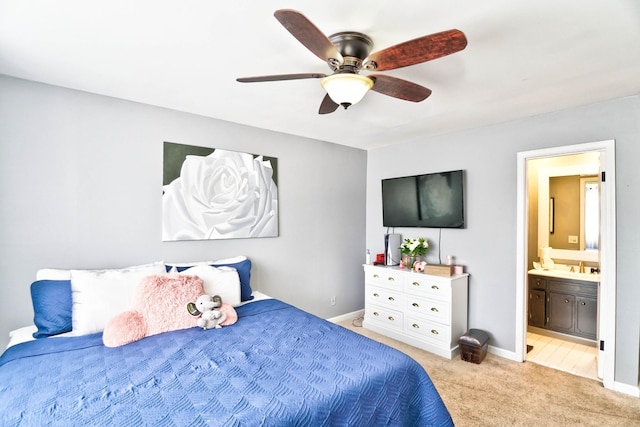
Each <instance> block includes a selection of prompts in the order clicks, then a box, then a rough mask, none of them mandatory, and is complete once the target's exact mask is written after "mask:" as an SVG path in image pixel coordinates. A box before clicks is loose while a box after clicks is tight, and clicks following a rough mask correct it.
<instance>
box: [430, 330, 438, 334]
mask: <svg viewBox="0 0 640 427" xmlns="http://www.w3.org/2000/svg"><path fill="white" fill-rule="evenodd" d="M431 333H432V334H433V335H438V334H439V332H438V331H436V330H435V329H432V330H431Z"/></svg>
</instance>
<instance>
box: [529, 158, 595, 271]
mask: <svg viewBox="0 0 640 427" xmlns="http://www.w3.org/2000/svg"><path fill="white" fill-rule="evenodd" d="M540 162H541V164H540V165H539V169H538V189H537V190H538V200H537V204H538V249H540V248H545V247H551V248H552V252H551V258H558V259H566V260H580V261H593V262H597V261H598V259H599V253H598V248H597V241H598V236H599V194H598V187H597V185H599V180H598V176H599V168H600V161H599V156H598V155H597V153H589V155H587V154H576V155H572V156H562V157H558V158H552V159H541V160H540ZM572 182H573V184H571V183H572ZM558 185H559V186H560V187H561V188H560V190H558V189H557V188H554V189H553V190H550V188H551V187H557V186H558ZM562 187H566V188H562ZM576 187H577V188H576ZM567 188H571V190H567ZM587 189H588V192H587ZM583 193H584V194H583ZM594 195H596V197H595V201H596V202H597V204H595V207H594ZM552 198H553V201H552ZM581 199H582V200H581ZM586 199H588V202H587V200H586ZM551 203H553V208H551ZM587 203H588V205H589V206H591V207H590V208H589V207H587V208H586V209H585V206H586V205H587ZM594 221H595V222H594ZM581 223H582V224H581ZM552 224H553V227H552V226H551V225H552ZM586 224H590V226H587V225H586ZM594 224H595V227H596V228H595V231H594ZM552 231H553V232H552ZM594 233H596V234H595V242H594ZM570 236H571V237H570ZM587 239H588V240H589V242H590V244H589V245H587V244H586V241H587ZM569 240H571V242H572V243H569Z"/></svg>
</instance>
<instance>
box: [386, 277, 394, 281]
mask: <svg viewBox="0 0 640 427" xmlns="http://www.w3.org/2000/svg"><path fill="white" fill-rule="evenodd" d="M387 280H388V281H390V282H393V281H395V280H396V279H394V278H393V277H387Z"/></svg>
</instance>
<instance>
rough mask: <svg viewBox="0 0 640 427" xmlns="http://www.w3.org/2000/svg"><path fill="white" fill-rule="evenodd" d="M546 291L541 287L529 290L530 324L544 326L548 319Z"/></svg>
mask: <svg viewBox="0 0 640 427" xmlns="http://www.w3.org/2000/svg"><path fill="white" fill-rule="evenodd" d="M545 294H546V292H545V291H543V290H540V289H532V290H530V291H529V325H530V326H537V327H538V328H544V325H545V323H546V320H547V311H546V310H545V306H546V299H547V298H546V295H545Z"/></svg>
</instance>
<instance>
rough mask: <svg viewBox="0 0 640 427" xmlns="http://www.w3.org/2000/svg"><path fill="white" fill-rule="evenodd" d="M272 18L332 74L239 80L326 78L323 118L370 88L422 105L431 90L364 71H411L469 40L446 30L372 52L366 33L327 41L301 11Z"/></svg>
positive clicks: (348, 33)
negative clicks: (409, 68) (409, 69)
mask: <svg viewBox="0 0 640 427" xmlns="http://www.w3.org/2000/svg"><path fill="white" fill-rule="evenodd" d="M274 16H275V17H276V19H277V20H278V21H280V23H281V24H282V25H283V26H284V27H285V28H286V29H287V30H288V31H289V32H290V33H291V34H292V35H293V36H294V37H295V38H296V39H298V41H299V42H300V43H302V44H303V45H304V46H305V47H306V48H307V49H309V50H310V51H311V52H313V53H314V54H315V55H316V56H317V57H318V58H320V59H322V60H323V61H326V63H327V64H328V65H329V68H331V70H332V71H333V74H331V75H326V74H323V73H299V74H277V75H270V76H256V77H240V78H237V79H236V80H237V81H238V82H242V83H255V82H271V81H279V80H298V79H322V80H321V82H320V84H321V85H322V87H323V88H324V89H325V90H326V91H327V94H326V95H325V97H324V99H323V100H322V103H321V104H320V110H319V111H318V113H320V114H328V113H333V112H334V111H335V110H336V109H337V108H338V106H340V105H341V106H342V107H344V108H345V109H347V108H348V107H349V106H351V105H353V104H355V103H357V102H359V101H360V100H361V99H362V98H363V97H364V95H365V94H366V93H367V91H369V90H373V91H375V92H378V93H381V94H383V95H388V96H392V97H394V98H398V99H402V100H405V101H413V102H420V101H423V100H425V99H426V98H427V97H428V96H429V95H431V90H430V89H427V88H426V87H423V86H420V85H418V84H416V83H412V82H410V81H407V80H402V79H399V78H397V77H392V76H387V75H384V74H369V75H367V76H363V75H360V71H362V70H365V71H387V70H393V69H396V68H401V67H408V66H410V65H415V64H420V63H422V62H426V61H431V60H432V59H437V58H441V57H443V56H446V55H451V54H452V53H455V52H458V51H460V50H462V49H464V48H465V47H466V46H467V38H466V37H465V35H464V33H463V32H462V31H459V30H448V31H443V32H440V33H435V34H431V35H428V36H423V37H418V38H417V39H413V40H409V41H406V42H404V43H400V44H397V45H395V46H391V47H388V48H386V49H383V50H380V51H377V52H374V53H370V52H371V49H372V47H373V41H372V40H371V38H369V37H368V36H367V35H366V34H362V33H358V32H355V31H342V32H339V33H336V34H333V35H331V36H329V37H327V36H325V35H324V34H323V33H322V31H320V30H319V29H318V28H317V27H316V26H315V25H314V24H313V23H312V22H311V21H310V20H309V19H307V18H306V17H305V16H304V15H303V14H302V13H300V12H298V11H297V10H292V9H281V10H277V11H276V12H275V13H274Z"/></svg>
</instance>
